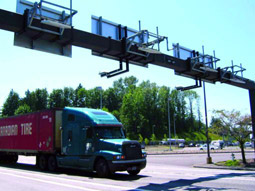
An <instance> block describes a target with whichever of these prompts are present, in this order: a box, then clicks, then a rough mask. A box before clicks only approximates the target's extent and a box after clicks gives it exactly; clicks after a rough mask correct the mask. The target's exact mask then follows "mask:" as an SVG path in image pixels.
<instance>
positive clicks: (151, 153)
mask: <svg viewBox="0 0 255 191" xmlns="http://www.w3.org/2000/svg"><path fill="white" fill-rule="evenodd" d="M145 152H146V151H145ZM146 153H147V155H173V154H206V153H207V152H155V153H154V152H148V151H147V152H146ZM210 153H216V154H218V153H241V151H221V152H219V151H218V152H217V151H211V152H210ZM245 153H254V151H245Z"/></svg>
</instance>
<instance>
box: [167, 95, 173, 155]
mask: <svg viewBox="0 0 255 191" xmlns="http://www.w3.org/2000/svg"><path fill="white" fill-rule="evenodd" d="M169 101H170V98H168V99H167V105H168V130H169V141H170V151H171V150H172V144H171V124H170V122H171V121H170V106H169Z"/></svg>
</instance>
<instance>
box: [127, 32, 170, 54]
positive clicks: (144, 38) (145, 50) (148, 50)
mask: <svg viewBox="0 0 255 191" xmlns="http://www.w3.org/2000/svg"><path fill="white" fill-rule="evenodd" d="M150 38H153V40H152V41H149V39H150ZM164 40H166V42H167V50H169V48H168V38H167V37H165V36H160V35H158V29H157V34H154V33H151V32H149V31H148V30H140V31H139V32H137V33H136V34H134V35H132V36H130V37H127V39H126V50H127V52H128V53H131V54H135V55H138V56H142V57H146V58H147V57H148V56H149V55H150V54H162V53H161V52H160V46H159V44H160V43H161V42H163V41H164ZM156 44H157V45H158V49H154V45H156ZM133 45H136V46H137V48H138V50H139V51H141V53H140V52H136V51H133V50H131V47H132V46H133Z"/></svg>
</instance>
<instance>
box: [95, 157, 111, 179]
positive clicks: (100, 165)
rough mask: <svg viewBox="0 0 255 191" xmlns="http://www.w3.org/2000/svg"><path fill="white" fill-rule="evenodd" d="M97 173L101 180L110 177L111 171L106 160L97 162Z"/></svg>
mask: <svg viewBox="0 0 255 191" xmlns="http://www.w3.org/2000/svg"><path fill="white" fill-rule="evenodd" d="M96 172H97V175H98V177H100V178H106V177H108V176H109V175H110V170H109V167H108V165H107V162H106V160H104V159H99V160H98V161H97V163H96Z"/></svg>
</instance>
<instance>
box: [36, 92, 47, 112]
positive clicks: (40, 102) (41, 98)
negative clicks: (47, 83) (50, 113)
mask: <svg viewBox="0 0 255 191" xmlns="http://www.w3.org/2000/svg"><path fill="white" fill-rule="evenodd" d="M32 96H34V99H35V102H34V107H35V111H40V110H43V109H47V105H48V92H47V90H46V88H45V89H36V90H35V91H34V92H32Z"/></svg>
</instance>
